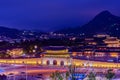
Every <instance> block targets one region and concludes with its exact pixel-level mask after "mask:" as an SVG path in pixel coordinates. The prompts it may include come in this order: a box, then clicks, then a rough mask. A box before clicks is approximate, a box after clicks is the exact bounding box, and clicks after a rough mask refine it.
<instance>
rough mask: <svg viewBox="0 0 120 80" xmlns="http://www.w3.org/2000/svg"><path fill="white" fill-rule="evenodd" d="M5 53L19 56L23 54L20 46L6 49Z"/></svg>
mask: <svg viewBox="0 0 120 80" xmlns="http://www.w3.org/2000/svg"><path fill="white" fill-rule="evenodd" d="M6 53H7V54H9V55H10V56H11V57H20V56H22V54H23V49H22V48H15V49H8V50H7V52H6Z"/></svg>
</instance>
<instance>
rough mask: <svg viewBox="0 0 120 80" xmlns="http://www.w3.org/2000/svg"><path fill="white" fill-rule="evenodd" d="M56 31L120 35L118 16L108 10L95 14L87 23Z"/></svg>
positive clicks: (119, 18) (119, 19)
mask: <svg viewBox="0 0 120 80" xmlns="http://www.w3.org/2000/svg"><path fill="white" fill-rule="evenodd" d="M56 32H57V33H75V34H82V33H84V34H85V35H94V34H98V33H106V34H109V35H113V36H120V35H119V34H120V17H118V16H115V15H113V14H112V13H110V12H109V11H102V12H100V13H99V14H98V15H96V16H95V17H94V18H93V19H92V20H90V21H89V22H88V23H87V24H85V25H83V26H81V27H80V26H79V27H75V28H71V29H62V30H58V31H56Z"/></svg>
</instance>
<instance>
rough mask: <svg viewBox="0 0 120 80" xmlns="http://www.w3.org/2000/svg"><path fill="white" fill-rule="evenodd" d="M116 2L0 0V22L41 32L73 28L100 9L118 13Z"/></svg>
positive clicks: (6, 25) (89, 18)
mask: <svg viewBox="0 0 120 80" xmlns="http://www.w3.org/2000/svg"><path fill="white" fill-rule="evenodd" d="M119 2H120V1H118V0H116V1H109V0H106V1H103V0H97V1H96V0H91V1H88V0H76V1H72V0H70V1H68V0H58V1H54V0H52V1H48V0H46V1H43V0H42V1H39V0H36V1H32V0H29V1H28V0H26V1H23V0H20V1H15V0H11V1H0V4H1V5H0V10H1V13H0V17H1V18H0V25H1V26H5V27H10V28H17V29H28V30H31V29H33V30H43V31H53V30H57V29H62V28H64V27H76V26H81V25H83V24H85V23H87V22H88V21H90V20H91V19H92V18H93V17H94V16H95V15H97V14H98V13H100V12H101V11H104V10H108V11H110V12H111V13H112V14H114V15H117V16H120V13H119Z"/></svg>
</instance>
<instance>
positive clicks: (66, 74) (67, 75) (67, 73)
mask: <svg viewBox="0 0 120 80" xmlns="http://www.w3.org/2000/svg"><path fill="white" fill-rule="evenodd" d="M69 77H70V73H69V72H68V71H67V72H66V73H65V78H66V80H68V78H69Z"/></svg>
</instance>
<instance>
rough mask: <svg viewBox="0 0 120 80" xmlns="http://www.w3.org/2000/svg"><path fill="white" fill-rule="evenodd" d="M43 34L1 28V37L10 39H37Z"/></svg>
mask: <svg viewBox="0 0 120 80" xmlns="http://www.w3.org/2000/svg"><path fill="white" fill-rule="evenodd" d="M41 34H43V32H35V31H30V30H18V29H13V28H7V27H3V26H0V36H6V37H10V38H21V37H26V38H30V37H36V36H38V35H41Z"/></svg>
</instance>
